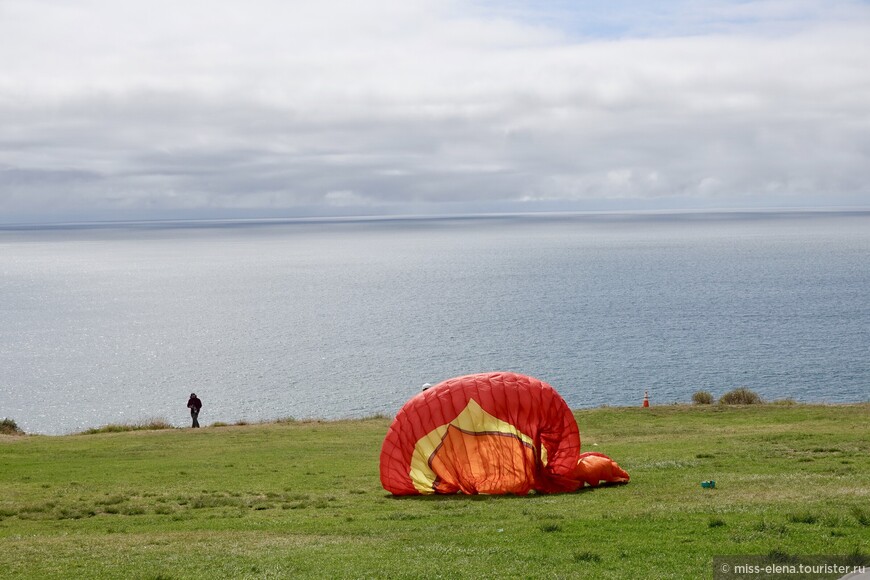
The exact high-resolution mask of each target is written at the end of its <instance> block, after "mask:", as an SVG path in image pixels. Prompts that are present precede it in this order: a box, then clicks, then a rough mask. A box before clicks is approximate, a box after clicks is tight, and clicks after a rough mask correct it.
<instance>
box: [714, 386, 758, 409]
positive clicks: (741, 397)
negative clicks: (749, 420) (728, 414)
mask: <svg viewBox="0 0 870 580" xmlns="http://www.w3.org/2000/svg"><path fill="white" fill-rule="evenodd" d="M762 402H763V401H762V400H761V397H759V396H758V393H755V392H754V391H750V390H749V389H747V388H746V387H740V388H739V389H734V390H732V391H728V392H727V393H725V394H724V395H722V396H721V397H719V403H720V404H722V405H757V404H760V403H762Z"/></svg>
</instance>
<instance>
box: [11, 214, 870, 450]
mask: <svg viewBox="0 0 870 580" xmlns="http://www.w3.org/2000/svg"><path fill="white" fill-rule="evenodd" d="M493 370H510V371H515V372H520V373H525V374H529V375H532V376H535V377H537V378H539V379H541V380H544V381H546V382H548V383H550V384H551V385H552V386H553V387H555V388H556V390H557V391H559V393H561V394H562V396H563V397H564V398H565V399H566V401H567V402H568V404H569V405H570V406H572V407H574V408H584V407H595V406H600V405H612V406H620V405H640V403H641V401H642V399H643V394H644V391H649V393H650V397H651V400H652V402H653V404H654V405H655V404H671V403H675V402H689V401H690V400H691V396H692V393H694V392H695V391H698V390H706V391H710V392H711V393H713V394H714V395H715V396H719V395H721V394H724V393H725V392H726V391H728V390H731V389H733V388H736V387H740V386H745V387H748V388H750V389H752V390H754V391H756V392H757V393H759V394H760V395H761V396H762V397H763V398H765V399H767V400H776V399H786V398H791V399H794V400H796V401H802V402H829V403H843V402H859V401H868V400H870V212H772V211H770V212H715V213H674V214H659V213H639V214H629V213H626V214H618V213H610V214H594V213H591V214H546V215H534V214H533V215H509V216H468V217H449V218H382V219H336V220H325V219H324V220H247V221H237V222H236V221H204V222H143V223H103V224H78V225H59V226H0V418H2V417H10V418H12V419H14V420H15V421H16V422H17V423H18V425H19V426H20V427H21V428H23V429H24V430H25V431H26V432H28V433H44V434H62V433H71V432H77V431H81V430H83V429H86V428H89V427H95V426H100V425H104V424H108V423H119V422H121V423H123V422H137V421H140V420H146V419H150V418H163V419H165V420H167V421H169V422H170V423H173V424H175V425H178V426H184V425H187V424H188V423H189V415H188V414H187V409H186V402H187V397H188V395H189V394H190V393H191V392H196V393H197V395H199V397H200V398H201V399H202V401H203V404H204V407H203V411H202V414H201V415H200V422H201V423H203V424H210V423H212V422H215V421H222V422H230V423H231V422H235V421H237V420H247V421H258V420H268V419H276V418H284V417H295V418H300V419H302V418H325V419H337V418H352V417H364V416H369V415H373V414H379V413H380V414H385V415H392V414H394V413H395V412H396V411H397V410H398V409H399V408H400V407H401V405H402V404H403V403H404V402H405V401H406V400H407V399H408V398H409V397H411V396H413V395H414V394H416V393H417V392H419V390H420V388H421V385H422V384H423V383H427V382H428V383H432V384H435V383H437V382H439V381H441V380H444V379H447V378H451V377H454V376H458V375H463V374H469V373H476V372H485V371H493Z"/></svg>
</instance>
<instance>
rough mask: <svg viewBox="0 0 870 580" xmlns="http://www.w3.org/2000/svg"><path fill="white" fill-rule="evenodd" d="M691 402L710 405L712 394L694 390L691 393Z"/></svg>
mask: <svg viewBox="0 0 870 580" xmlns="http://www.w3.org/2000/svg"><path fill="white" fill-rule="evenodd" d="M692 402H693V403H695V404H696V405H712V404H713V395H711V394H710V393H708V392H707V391H696V392H695V393H694V394H693V395H692Z"/></svg>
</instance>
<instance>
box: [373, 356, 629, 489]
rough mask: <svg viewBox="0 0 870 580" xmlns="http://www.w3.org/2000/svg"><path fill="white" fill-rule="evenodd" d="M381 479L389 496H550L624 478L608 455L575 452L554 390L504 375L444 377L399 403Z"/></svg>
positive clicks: (570, 423) (574, 438)
mask: <svg viewBox="0 0 870 580" xmlns="http://www.w3.org/2000/svg"><path fill="white" fill-rule="evenodd" d="M380 473H381V484H382V485H383V486H384V489H386V490H387V491H389V492H391V493H393V494H395V495H414V494H431V493H457V492H462V493H468V494H476V493H487V494H505V493H513V494H526V493H529V491H531V490H535V491H537V492H542V493H553V492H565V491H575V490H577V489H579V488H581V487H583V486H584V485H585V484H588V485H593V486H594V485H598V484H599V483H600V482H602V481H604V482H621V483H625V482H628V480H629V475H628V473H626V472H625V471H624V470H623V469H621V468H620V467H619V465H617V464H616V462H614V461H613V460H612V459H610V458H609V457H607V456H606V455H602V454H600V453H584V454H581V453H580V433H579V430H578V428H577V422H576V421H575V419H574V415H573V413H571V410H570V409H569V408H568V405H567V404H566V403H565V401H564V400H563V399H562V397H561V396H559V394H558V393H557V392H556V391H555V389H553V388H552V387H551V386H550V385H548V384H547V383H544V382H542V381H539V380H538V379H535V378H532V377H528V376H525V375H520V374H516V373H509V372H498V373H483V374H476V375H467V376H464V377H457V378H454V379H449V380H447V381H444V382H442V383H439V384H437V385H435V386H434V387H431V388H429V389H426V390H424V391H423V392H421V393H418V394H417V395H416V396H414V397H413V398H412V399H411V400H409V401H408V402H407V403H405V405H404V406H403V407H402V408H401V409H400V410H399V412H398V414H397V415H396V418H395V419H394V420H393V423H392V425H390V428H389V430H388V431H387V436H386V438H385V439H384V443H383V446H382V448H381V457H380Z"/></svg>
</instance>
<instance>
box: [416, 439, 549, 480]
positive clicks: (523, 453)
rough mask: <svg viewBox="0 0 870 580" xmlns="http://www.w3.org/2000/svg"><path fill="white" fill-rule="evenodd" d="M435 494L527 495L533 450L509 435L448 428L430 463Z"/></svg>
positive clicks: (532, 467) (533, 463) (533, 469)
mask: <svg viewBox="0 0 870 580" xmlns="http://www.w3.org/2000/svg"><path fill="white" fill-rule="evenodd" d="M430 465H431V466H432V469H433V471H435V473H437V474H438V479H436V481H435V492H436V493H456V492H457V491H461V492H462V493H467V494H475V493H487V494H499V493H515V494H523V495H524V494H527V493H529V490H530V489H531V482H533V481H534V476H535V450H534V448H533V447H531V446H529V445H526V444H524V443H523V442H522V441H521V440H520V439H518V438H517V437H514V436H512V435H507V434H502V433H466V432H465V431H463V430H461V429H458V428H457V427H454V426H452V425H451V426H450V427H449V428H448V430H447V435H445V437H444V439H443V440H442V442H441V446H440V447H439V448H438V449H437V450H436V452H435V454H434V455H433V456H432V459H431V460H430Z"/></svg>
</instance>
